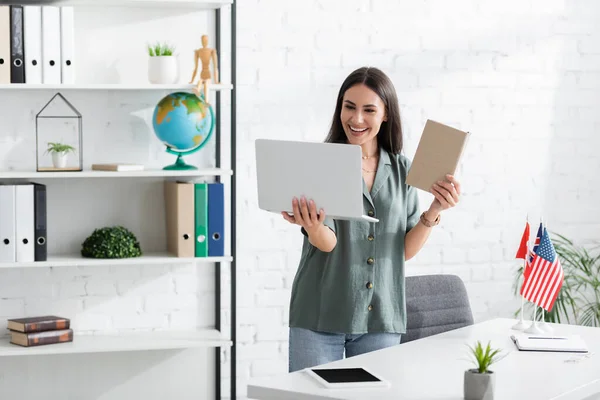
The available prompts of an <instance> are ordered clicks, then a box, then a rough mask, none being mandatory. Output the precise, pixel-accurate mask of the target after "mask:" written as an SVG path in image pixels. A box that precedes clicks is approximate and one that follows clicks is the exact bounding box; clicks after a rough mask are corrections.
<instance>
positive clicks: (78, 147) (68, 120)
mask: <svg viewBox="0 0 600 400" xmlns="http://www.w3.org/2000/svg"><path fill="white" fill-rule="evenodd" d="M58 101H62V102H63V106H65V105H66V106H67V110H68V111H69V112H68V114H71V115H64V114H58V115H56V114H52V113H51V112H50V111H49V110H50V109H51V108H52V107H53V104H56V102H58ZM47 109H48V110H47ZM81 120H82V117H81V113H79V111H77V109H76V108H75V107H74V106H73V105H72V104H71V103H70V102H69V101H68V100H67V99H65V97H64V96H63V95H62V94H60V93H56V94H55V95H54V96H52V98H51V99H50V101H48V103H46V105H45V106H44V107H43V108H42V109H41V110H40V111H39V112H38V113H37V115H36V116H35V144H36V152H35V155H36V157H35V158H36V170H37V171H39V172H45V171H82V170H83V146H82V132H81V131H82V122H81ZM46 122H48V123H50V125H51V126H53V127H51V128H50V130H51V131H55V132H53V133H56V130H57V129H58V130H59V131H65V132H66V131H67V130H68V129H71V130H73V131H74V132H72V136H73V137H74V139H72V140H70V141H69V140H67V141H65V139H64V136H59V139H58V140H56V139H53V140H49V141H48V142H44V143H43V145H44V148H43V149H40V144H41V138H42V137H44V136H51V135H50V134H49V133H44V132H42V131H41V129H42V128H43V126H42V125H44V124H43V123H46ZM61 126H62V127H61ZM70 126H72V128H69V127H70ZM64 127H66V128H64ZM51 142H52V143H57V142H59V143H61V144H66V145H69V146H71V147H73V148H74V149H75V152H76V153H77V154H76V156H77V160H78V162H77V164H76V165H74V163H73V162H71V163H68V164H67V165H57V164H56V161H55V160H52V162H49V163H40V156H46V157H48V159H51V156H52V155H51V154H49V153H48V151H47V146H48V144H49V143H51ZM75 142H76V143H75ZM73 156H75V154H72V152H71V153H69V155H68V157H69V158H71V160H72V157H73ZM42 164H43V165H42ZM47 164H50V165H52V166H46V165H47Z"/></svg>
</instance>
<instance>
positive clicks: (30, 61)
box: [23, 6, 42, 84]
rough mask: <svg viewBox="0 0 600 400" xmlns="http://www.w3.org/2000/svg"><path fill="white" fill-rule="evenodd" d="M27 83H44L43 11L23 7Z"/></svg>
mask: <svg viewBox="0 0 600 400" xmlns="http://www.w3.org/2000/svg"><path fill="white" fill-rule="evenodd" d="M23 21H24V25H23V35H24V40H23V43H24V45H25V83H34V84H35V83H42V9H41V8H40V6H23Z"/></svg>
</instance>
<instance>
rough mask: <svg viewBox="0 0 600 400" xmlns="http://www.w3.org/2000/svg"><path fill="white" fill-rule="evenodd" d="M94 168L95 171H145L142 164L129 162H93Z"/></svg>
mask: <svg viewBox="0 0 600 400" xmlns="http://www.w3.org/2000/svg"><path fill="white" fill-rule="evenodd" d="M92 170H94V171H143V170H144V166H143V165H142V164H128V163H117V164H92Z"/></svg>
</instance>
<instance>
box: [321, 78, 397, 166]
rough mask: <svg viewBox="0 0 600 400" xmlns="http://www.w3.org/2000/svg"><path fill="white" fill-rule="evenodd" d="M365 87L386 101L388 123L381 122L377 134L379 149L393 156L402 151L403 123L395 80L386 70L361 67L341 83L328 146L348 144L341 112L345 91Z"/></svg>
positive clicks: (328, 136) (384, 102)
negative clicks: (357, 85) (359, 86)
mask: <svg viewBox="0 0 600 400" xmlns="http://www.w3.org/2000/svg"><path fill="white" fill-rule="evenodd" d="M361 83H362V84H364V85H366V86H367V87H368V88H370V89H371V90H373V91H374V92H375V93H377V95H378V96H379V97H380V98H381V100H382V101H383V104H384V105H385V109H386V112H387V121H383V122H382V123H381V127H380V129H379V132H378V133H377V143H378V144H379V147H381V148H382V149H384V150H387V151H388V152H390V153H392V154H398V153H400V151H402V126H401V122H400V106H399V104H398V96H397V95H396V89H395V88H394V85H393V84H392V81H391V80H390V78H388V76H387V75H386V74H385V73H383V71H381V70H379V69H377V68H374V67H362V68H359V69H357V70H355V71H353V72H352V73H351V74H350V75H348V77H347V78H346V79H345V80H344V82H343V83H342V86H341V87H340V91H339V93H338V97H337V102H336V105H335V112H334V114H333V119H332V121H331V128H330V129H329V133H328V135H327V137H326V138H325V142H327V143H348V138H347V137H346V134H345V133H344V128H343V126H342V121H341V120H340V113H341V111H342V102H343V100H344V94H345V93H346V90H348V89H350V88H351V87H352V86H354V85H356V84H361Z"/></svg>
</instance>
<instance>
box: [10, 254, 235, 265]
mask: <svg viewBox="0 0 600 400" xmlns="http://www.w3.org/2000/svg"><path fill="white" fill-rule="evenodd" d="M232 260H233V258H232V257H193V258H192V257H174V256H172V255H170V254H169V253H160V252H157V253H148V254H144V255H142V256H140V257H133V258H115V259H99V258H85V257H82V256H80V255H78V254H67V255H63V256H50V257H48V260H47V261H33V262H17V263H0V268H47V267H91V266H98V265H107V264H108V265H168V264H189V263H197V264H200V263H204V264H206V263H216V262H231V261H232Z"/></svg>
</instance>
